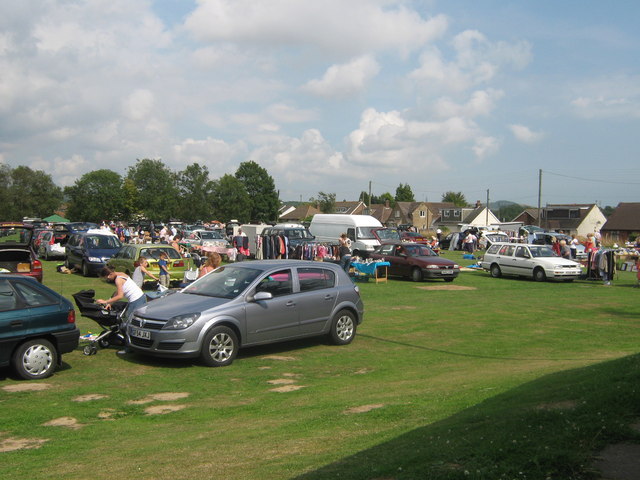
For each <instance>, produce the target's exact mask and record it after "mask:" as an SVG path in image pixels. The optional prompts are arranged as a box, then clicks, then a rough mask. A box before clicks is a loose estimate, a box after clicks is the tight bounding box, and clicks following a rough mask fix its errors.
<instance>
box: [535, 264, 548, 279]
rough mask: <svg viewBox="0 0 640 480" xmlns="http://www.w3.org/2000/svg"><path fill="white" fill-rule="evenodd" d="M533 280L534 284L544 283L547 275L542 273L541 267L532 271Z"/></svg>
mask: <svg viewBox="0 0 640 480" xmlns="http://www.w3.org/2000/svg"><path fill="white" fill-rule="evenodd" d="M533 279H534V280H535V281H536V282H544V281H545V280H546V279H547V274H546V273H544V269H543V268H542V267H538V268H536V269H535V270H534V271H533Z"/></svg>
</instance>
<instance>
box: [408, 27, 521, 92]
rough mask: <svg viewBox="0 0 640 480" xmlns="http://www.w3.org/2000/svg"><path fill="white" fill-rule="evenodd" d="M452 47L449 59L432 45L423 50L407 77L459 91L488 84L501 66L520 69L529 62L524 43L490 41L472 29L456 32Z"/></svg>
mask: <svg viewBox="0 0 640 480" xmlns="http://www.w3.org/2000/svg"><path fill="white" fill-rule="evenodd" d="M452 46H453V49H454V51H455V58H454V59H453V60H451V61H447V60H446V59H445V58H444V54H443V53H442V51H441V50H440V49H439V48H437V47H435V46H431V47H429V48H427V49H425V51H424V52H423V53H422V55H421V57H420V66H419V67H418V68H416V69H415V70H414V71H413V72H411V74H410V75H409V77H410V78H411V79H413V80H415V81H418V82H426V83H427V84H428V85H430V86H436V87H438V88H441V89H443V90H444V91H451V92H460V91H464V90H467V89H469V88H473V87H475V86H477V85H481V84H486V83H488V82H489V81H491V80H492V79H493V78H494V77H495V76H496V75H497V73H498V71H500V69H502V68H504V67H507V66H511V67H513V68H515V69H522V68H524V67H525V66H526V65H528V64H529V63H530V61H531V45H530V44H529V43H528V42H524V41H520V42H516V43H513V44H509V43H506V42H495V43H492V42H490V41H489V40H488V39H487V38H486V37H485V35H483V34H482V33H480V32H478V31H475V30H467V31H464V32H462V33H460V34H458V35H456V36H455V37H454V38H453V40H452Z"/></svg>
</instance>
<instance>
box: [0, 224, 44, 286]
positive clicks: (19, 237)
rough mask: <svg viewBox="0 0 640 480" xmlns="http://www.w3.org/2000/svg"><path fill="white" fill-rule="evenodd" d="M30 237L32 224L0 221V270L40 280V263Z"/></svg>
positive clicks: (31, 235)
mask: <svg viewBox="0 0 640 480" xmlns="http://www.w3.org/2000/svg"><path fill="white" fill-rule="evenodd" d="M32 238H33V226H32V225H29V224H27V223H22V222H2V223H0V271H2V272H3V273H19V274H20V275H24V276H27V277H33V278H35V279H36V280H38V281H39V282H42V263H41V262H40V260H38V257H37V255H36V252H35V251H34V250H33V243H32V242H31V240H32Z"/></svg>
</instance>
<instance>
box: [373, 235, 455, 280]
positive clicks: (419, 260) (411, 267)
mask: <svg viewBox="0 0 640 480" xmlns="http://www.w3.org/2000/svg"><path fill="white" fill-rule="evenodd" d="M369 258H373V259H375V260H382V259H385V260H386V261H387V262H389V263H390V264H391V266H390V267H389V275H395V276H400V277H408V278H410V279H411V280H413V281H414V282H419V281H421V280H423V279H427V278H428V279H434V278H442V279H443V280H444V281H445V282H453V280H454V279H455V278H456V277H457V276H458V274H459V273H460V266H459V265H458V264H457V263H455V262H453V261H451V260H448V259H446V258H442V257H439V256H438V254H436V253H435V252H434V251H433V250H431V248H429V247H428V246H427V245H421V244H419V243H405V242H397V243H390V244H386V245H380V246H379V247H378V248H376V249H375V250H374V252H373V253H371V254H370V255H369Z"/></svg>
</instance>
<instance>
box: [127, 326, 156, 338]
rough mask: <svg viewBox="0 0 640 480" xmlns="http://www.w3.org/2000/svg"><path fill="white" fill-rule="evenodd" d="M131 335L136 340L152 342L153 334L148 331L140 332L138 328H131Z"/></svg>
mask: <svg viewBox="0 0 640 480" xmlns="http://www.w3.org/2000/svg"><path fill="white" fill-rule="evenodd" d="M130 335H131V336H132V337H136V338H142V339H144V340H151V332H148V331H146V330H140V329H138V328H133V327H132V328H131V332H130Z"/></svg>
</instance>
